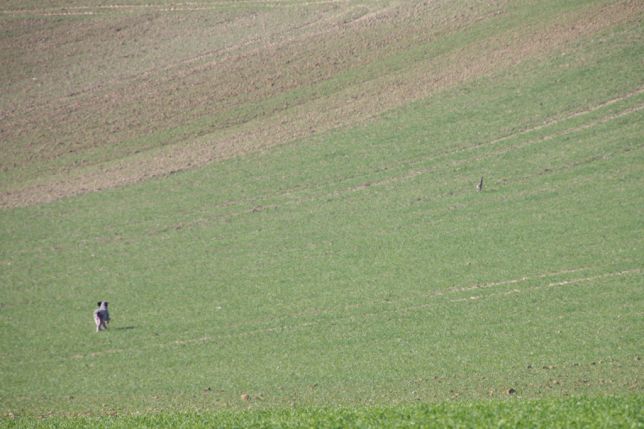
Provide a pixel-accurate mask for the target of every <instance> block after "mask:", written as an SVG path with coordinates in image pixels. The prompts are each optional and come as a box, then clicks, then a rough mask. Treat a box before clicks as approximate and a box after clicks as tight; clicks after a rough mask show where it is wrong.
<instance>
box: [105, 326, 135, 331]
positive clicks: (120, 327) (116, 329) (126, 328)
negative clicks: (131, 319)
mask: <svg viewBox="0 0 644 429" xmlns="http://www.w3.org/2000/svg"><path fill="white" fill-rule="evenodd" d="M130 329H136V326H119V327H118V328H111V330H112V331H129V330H130Z"/></svg>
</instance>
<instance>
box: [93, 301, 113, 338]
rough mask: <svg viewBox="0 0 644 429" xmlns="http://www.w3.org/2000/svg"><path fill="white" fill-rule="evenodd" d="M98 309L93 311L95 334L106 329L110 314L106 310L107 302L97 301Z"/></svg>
mask: <svg viewBox="0 0 644 429" xmlns="http://www.w3.org/2000/svg"><path fill="white" fill-rule="evenodd" d="M97 305H98V308H97V309H96V310H94V322H95V323H96V332H98V331H101V330H103V329H107V324H108V323H110V312H109V311H108V310H107V301H99V302H98V304H97Z"/></svg>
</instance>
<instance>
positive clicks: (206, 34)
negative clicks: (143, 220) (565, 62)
mask: <svg viewBox="0 0 644 429" xmlns="http://www.w3.org/2000/svg"><path fill="white" fill-rule="evenodd" d="M176 6H177V7H179V6H180V5H176ZM120 7H123V8H126V7H129V9H128V13H127V14H115V15H114V14H113V15H110V14H107V15H101V16H100V17H98V18H97V17H94V18H87V19H85V18H80V19H77V20H74V21H73V22H67V21H55V22H52V21H51V20H49V19H47V18H43V17H40V16H32V17H24V16H23V15H25V14H26V15H29V11H23V12H21V13H20V14H18V13H17V12H16V11H14V12H16V13H15V15H17V16H15V17H13V16H12V13H13V12H11V11H4V12H3V14H0V19H2V20H3V23H6V24H7V25H8V27H7V28H8V31H7V32H8V34H9V36H7V37H4V38H2V39H0V58H6V59H9V60H8V62H6V63H4V64H5V65H3V69H6V72H7V76H8V85H7V89H8V91H6V92H5V94H4V95H0V142H1V143H0V148H1V149H2V150H3V152H4V154H6V155H5V156H4V157H3V159H2V160H0V174H2V175H3V176H2V177H4V178H5V179H3V180H2V185H0V206H1V207H17V206H25V205H31V204H38V203H45V202H50V201H54V200H56V199H59V198H62V197H66V196H72V195H77V194H81V193H85V192H93V191H98V190H102V189H108V188H113V187H117V186H123V185H126V184H130V183H135V182H139V181H143V180H147V179H150V178H154V177H159V176H163V175H167V174H171V173H173V172H176V171H181V170H186V169H190V168H196V167H200V166H204V165H206V164H208V163H211V162H214V161H217V160H222V159H226V158H230V157H234V156H240V155H244V154H246V153H250V152H255V151H258V150H265V149H269V148H271V147H274V146H276V145H280V144H284V143H287V142H291V141H294V140H297V139H300V138H303V137H307V136H309V135H312V134H316V133H322V132H325V131H329V130H332V129H335V128H338V127H345V126H351V125H355V124H359V123H362V122H364V121H368V120H370V119H371V118H373V117H374V116H377V115H380V114H381V113H383V112H385V111H387V110H390V109H395V108H397V107H400V106H403V105H405V104H407V103H410V102H413V101H415V100H419V99H422V98H425V97H427V96H429V95H431V94H433V93H435V92H437V91H441V90H443V89H446V88H450V87H453V86H455V85H458V84H460V83H463V82H466V81H468V80H471V79H476V78H479V77H482V76H487V75H491V74H493V73H495V72H498V71H499V70H502V69H504V68H508V67H512V66H515V65H517V64H520V63H521V62H523V61H525V60H528V59H535V58H540V57H544V56H547V55H549V54H551V53H552V52H556V51H557V50H561V49H563V48H564V47H565V46H568V45H570V44H572V43H574V42H575V41H576V40H578V39H580V38H583V37H588V36H589V35H592V34H594V33H596V32H598V31H601V30H603V29H606V28H608V27H610V26H614V25H618V24H620V23H624V22H626V21H628V20H634V19H635V20H636V19H638V16H640V15H641V14H642V11H643V10H644V6H642V5H641V4H640V3H638V2H618V3H614V4H609V5H602V6H596V7H593V8H588V9H585V10H584V11H583V13H571V14H568V15H564V16H560V17H557V19H556V20H555V21H553V22H550V23H541V24H539V25H536V24H535V25H534V26H533V27H530V28H522V29H521V30H520V31H519V30H508V31H504V32H502V33H499V34H497V35H495V36H492V37H489V38H484V39H482V40H476V41H474V42H472V43H470V44H468V45H467V46H465V47H463V48H461V49H458V50H456V51H449V52H446V53H444V54H441V55H438V56H436V57H433V58H424V59H423V58H421V59H415V60H413V61H412V62H410V63H408V64H404V65H403V66H402V67H400V68H399V69H395V70H385V71H384V72H381V73H375V74H372V75H370V76H367V77H365V78H362V79H359V80H357V81H351V80H350V79H347V81H346V82H345V81H339V82H338V84H337V85H335V86H334V87H332V88H330V89H329V88H327V89H326V90H325V91H324V92H322V93H316V92H315V91H309V90H310V88H315V87H316V85H318V84H320V83H324V82H328V81H330V80H333V79H336V78H337V77H338V76H342V75H343V74H347V73H350V72H351V71H353V70H360V69H361V68H362V67H366V66H368V65H373V64H377V63H378V62H379V61H382V60H383V59H386V58H389V57H390V56H391V55H394V54H395V53H396V52H405V51H406V50H410V49H414V48H416V47H418V46H422V45H423V44H428V43H431V42H432V41H433V40H436V39H437V38H438V37H441V35H443V34H452V33H454V32H457V31H461V30H463V29H465V28H467V27H468V26H469V25H473V24H474V23H477V22H482V21H485V20H494V19H498V18H499V17H501V16H503V13H504V9H503V7H504V6H503V4H502V3H499V4H496V5H491V6H489V5H488V6H485V7H483V6H481V7H479V8H478V9H472V10H469V11H467V12H461V11H459V10H458V9H457V8H454V7H453V6H450V5H449V4H448V3H445V4H443V3H441V2H438V3H430V4H429V5H426V6H424V7H423V6H420V5H410V4H407V3H402V4H398V3H393V2H392V3H388V4H384V5H374V6H364V5H362V6H360V7H359V8H358V7H356V6H353V5H349V4H348V3H345V2H311V3H310V4H308V6H307V7H300V8H284V7H282V8H268V9H261V10H260V11H252V10H249V9H247V8H240V9H234V8H233V9H230V8H228V9H226V8H224V9H213V10H209V11H201V10H189V9H190V7H186V6H185V5H184V6H183V7H184V8H186V10H178V9H177V10H175V12H177V13H174V14H169V13H165V12H167V11H165V10H163V11H161V10H159V9H158V8H152V7H145V6H143V5H136V4H134V5H130V6H126V5H123V6H120ZM197 8H198V6H197V7H195V8H193V9H197ZM365 8H366V9H365ZM74 10H78V11H94V12H95V11H101V10H109V7H108V6H101V7H89V6H88V7H87V9H84V8H83V6H77V9H74ZM46 11H47V10H46ZM46 11H45V12H46ZM31 12H32V15H38V13H36V10H35V9H34V10H32V11H31ZM179 12H180V13H179ZM3 15H4V16H3ZM18 15H19V16H18ZM347 17H349V19H347ZM352 17H355V18H352ZM187 28H190V29H191V31H190V32H186V29H187ZM70 30H71V31H70ZM187 33H189V34H190V36H186V34H187ZM221 34H224V35H226V36H220V35H221ZM52 50H53V52H51V51H52ZM141 50H143V51H142V53H141ZM47 53H49V54H47ZM25 69H31V70H32V71H33V73H32V74H31V75H32V77H28V76H27V77H25V76H24V70H25ZM300 90H302V91H304V93H302V94H298V91H300ZM306 91H309V92H310V93H307V92H306ZM258 106H259V107H258ZM154 136H157V137H154Z"/></svg>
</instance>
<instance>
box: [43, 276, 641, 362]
mask: <svg viewBox="0 0 644 429" xmlns="http://www.w3.org/2000/svg"><path fill="white" fill-rule="evenodd" d="M590 269H591V268H590V267H579V268H570V269H564V270H558V271H554V272H548V273H542V274H537V275H533V276H522V277H519V278H515V279H508V280H500V281H496V282H489V283H483V284H473V285H468V286H456V287H451V288H448V289H445V290H443V291H433V292H431V293H429V294H427V295H425V297H424V298H421V297H414V298H412V299H403V300H398V301H388V302H386V304H388V305H390V308H385V309H382V308H381V309H378V310H371V311H366V312H364V313H361V314H346V313H347V312H348V311H354V310H359V309H361V308H369V307H371V306H374V305H378V304H383V301H382V300H381V299H372V300H369V301H361V302H360V303H356V304H353V305H345V306H343V307H342V308H341V309H340V310H339V312H340V314H338V310H335V309H318V310H316V311H308V312H302V313H298V314H294V315H292V316H289V317H288V318H285V319H283V320H284V322H288V321H293V319H296V320H297V319H304V321H302V322H297V321H295V323H281V324H279V325H277V326H276V325H275V322H276V321H277V322H279V321H278V320H276V319H275V318H270V319H257V320H253V321H245V322H244V323H240V324H230V325H227V326H225V327H223V328H221V329H222V330H230V329H240V328H241V329H242V330H243V329H244V328H250V329H247V330H243V331H242V332H233V333H220V334H214V335H204V336H200V337H197V338H189V339H176V340H172V341H169V342H165V343H159V344H153V345H150V346H148V347H146V349H156V348H168V347H176V346H189V345H197V344H203V343H209V342H213V341H218V340H223V339H227V338H243V337H249V336H255V335H262V334H268V333H281V332H293V331H299V330H302V329H307V328H310V327H313V326H319V325H320V324H321V323H323V322H333V323H335V322H338V321H343V320H354V319H355V318H357V317H359V318H367V317H380V316H382V315H383V314H391V313H397V314H402V315H404V314H405V313H413V312H417V311H419V310H425V309H427V308H429V307H432V306H436V305H439V304H440V303H439V302H436V301H435V299H436V298H441V297H448V296H450V295H452V294H459V293H463V292H471V291H475V290H486V289H488V290H494V289H495V288H499V287H503V286H510V285H517V284H521V283H526V282H534V281H540V280H543V279H547V278H550V277H556V276H560V275H565V274H574V273H581V272H584V271H588V270H590ZM639 274H642V269H641V268H634V269H629V270H623V271H617V272H609V273H603V274H597V275H592V276H584V277H574V278H572V279H568V280H560V281H551V282H547V283H545V284H540V285H536V286H528V287H525V288H522V289H517V288H513V289H510V290H508V291H500V292H492V293H489V294H486V295H484V296H471V297H467V298H460V299H449V300H447V301H445V302H446V303H455V304H458V303H464V302H475V301H478V300H480V299H483V298H488V297H504V296H509V295H514V294H517V293H523V292H529V291H533V290H543V289H552V288H557V287H564V286H571V285H578V284H581V283H587V282H591V281H594V280H600V279H608V278H615V277H623V276H629V275H639ZM419 299H424V300H427V301H429V302H424V303H421V304H419V303H418V300H419ZM334 314H337V316H335V317H333V315H334ZM320 316H332V317H330V318H325V319H323V320H320V319H319V318H320ZM306 318H317V319H314V320H306ZM261 324H272V325H273V326H267V327H256V328H254V326H253V325H261ZM137 350H140V348H137ZM127 351H130V349H125V348H123V349H109V350H105V351H99V352H92V353H87V354H74V355H71V356H69V359H74V360H78V359H87V358H96V357H101V356H103V355H110V354H114V353H121V352H127ZM31 362H34V361H31ZM38 362H40V360H38Z"/></svg>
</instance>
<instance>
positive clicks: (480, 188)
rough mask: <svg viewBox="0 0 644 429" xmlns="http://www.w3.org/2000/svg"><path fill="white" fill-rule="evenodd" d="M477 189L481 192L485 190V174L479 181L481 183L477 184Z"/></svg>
mask: <svg viewBox="0 0 644 429" xmlns="http://www.w3.org/2000/svg"><path fill="white" fill-rule="evenodd" d="M476 190H477V191H478V192H481V191H482V190H483V176H481V181H480V182H479V184H478V185H476Z"/></svg>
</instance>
